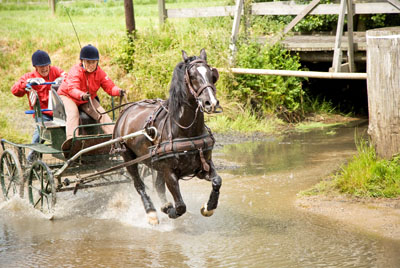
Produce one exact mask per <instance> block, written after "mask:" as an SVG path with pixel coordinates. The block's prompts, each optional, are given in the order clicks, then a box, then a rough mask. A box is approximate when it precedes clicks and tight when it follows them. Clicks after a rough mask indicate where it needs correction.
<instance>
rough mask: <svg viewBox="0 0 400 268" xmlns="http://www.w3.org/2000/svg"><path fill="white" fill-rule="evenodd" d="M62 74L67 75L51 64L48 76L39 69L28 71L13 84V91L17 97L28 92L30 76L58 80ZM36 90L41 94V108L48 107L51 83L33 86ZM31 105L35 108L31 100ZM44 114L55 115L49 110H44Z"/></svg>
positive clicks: (51, 80)
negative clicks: (27, 85)
mask: <svg viewBox="0 0 400 268" xmlns="http://www.w3.org/2000/svg"><path fill="white" fill-rule="evenodd" d="M60 76H65V72H64V71H63V70H62V69H60V68H58V67H55V66H50V72H49V75H48V76H47V77H42V76H41V75H40V74H39V73H38V72H37V71H33V72H30V73H26V74H24V75H23V76H21V78H20V79H19V80H18V81H17V82H16V83H15V84H14V85H13V86H12V88H11V92H12V94H14V95H15V96H17V97H23V96H24V95H25V94H27V93H28V92H27V91H26V90H25V88H26V80H28V79H29V78H35V77H39V78H43V79H44V80H45V81H46V82H53V81H54V80H56V78H58V77H60ZM32 88H33V89H34V90H36V92H37V94H38V96H39V102H40V108H41V109H47V107H48V106H49V91H50V89H51V85H42V86H32ZM27 97H28V100H29V94H27ZM29 107H30V108H31V109H33V107H32V105H31V103H30V102H29ZM43 113H44V114H47V115H53V112H52V111H48V112H43Z"/></svg>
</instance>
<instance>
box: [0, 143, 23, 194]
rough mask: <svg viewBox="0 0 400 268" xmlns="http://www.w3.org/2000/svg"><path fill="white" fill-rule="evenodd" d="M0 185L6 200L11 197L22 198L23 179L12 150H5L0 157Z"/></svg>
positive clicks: (18, 163)
mask: <svg viewBox="0 0 400 268" xmlns="http://www.w3.org/2000/svg"><path fill="white" fill-rule="evenodd" d="M0 172H1V173H0V183H1V189H2V191H3V195H4V198H5V199H6V200H8V199H10V198H11V197H13V196H16V195H19V196H20V197H21V198H22V197H23V196H24V185H23V182H24V177H23V173H22V169H21V163H20V162H19V160H18V157H17V156H16V154H15V153H14V151H12V150H8V149H7V150H5V151H4V152H3V153H2V154H1V157H0ZM18 192H19V194H18Z"/></svg>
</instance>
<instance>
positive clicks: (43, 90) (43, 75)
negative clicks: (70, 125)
mask: <svg viewBox="0 0 400 268" xmlns="http://www.w3.org/2000/svg"><path fill="white" fill-rule="evenodd" d="M50 64H51V60H50V56H49V54H47V52H45V51H42V50H37V51H36V52H35V53H33V54H32V65H33V67H34V68H35V71H33V72H29V73H26V74H24V75H23V76H22V77H21V78H20V79H19V80H18V81H17V82H16V83H15V84H14V85H13V86H12V88H11V92H12V94H13V95H15V96H17V97H23V96H24V95H27V97H28V100H29V94H28V91H26V86H27V84H30V85H31V86H32V89H33V90H36V92H37V94H38V97H39V103H40V107H41V109H47V107H48V106H49V91H50V89H51V85H40V84H42V83H44V82H54V81H55V82H56V83H57V84H60V83H61V82H62V80H63V78H64V76H65V72H64V71H63V70H62V69H61V68H58V67H55V66H51V65H50ZM29 107H30V108H31V110H32V109H33V107H32V104H31V102H30V100H29ZM42 116H43V120H44V121H50V120H53V112H52V111H44V112H43V113H42ZM34 118H35V121H36V122H38V121H39V120H41V118H38V117H37V116H36V115H34ZM39 141H40V137H39V130H38V128H37V127H35V131H34V133H33V137H32V143H38V142H39ZM35 156H36V155H35V154H34V153H33V151H32V152H31V153H30V154H29V155H28V162H32V160H33V159H34V157H35Z"/></svg>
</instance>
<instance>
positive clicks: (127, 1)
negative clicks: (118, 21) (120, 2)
mask: <svg viewBox="0 0 400 268" xmlns="http://www.w3.org/2000/svg"><path fill="white" fill-rule="evenodd" d="M124 7H125V24H126V30H127V31H128V33H130V34H131V33H132V32H133V31H135V30H136V27H135V13H134V12H133V1H132V0H124Z"/></svg>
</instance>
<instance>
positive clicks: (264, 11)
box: [158, 0, 400, 23]
mask: <svg viewBox="0 0 400 268" xmlns="http://www.w3.org/2000/svg"><path fill="white" fill-rule="evenodd" d="M158 3H159V7H160V8H159V11H160V16H159V17H160V22H161V23H163V22H164V21H165V20H166V19H168V18H195V17H222V16H233V15H234V11H235V6H215V7H199V8H176V9H167V8H166V7H165V0H158ZM306 6H307V5H302V4H296V3H295V2H292V1H281V2H264V3H253V4H252V5H251V14H252V15H271V16H273V15H298V14H299V13H301V12H302V11H303V10H304V8H305V7H306ZM339 13H340V4H339V3H334V4H319V5H318V6H317V7H315V9H313V10H312V11H311V12H310V13H309V14H310V15H332V14H335V15H338V14H339ZM380 13H382V14H384V13H386V14H396V13H400V1H399V0H388V1H384V2H379V1H374V2H369V3H358V2H356V1H354V15H357V14H380Z"/></svg>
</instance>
